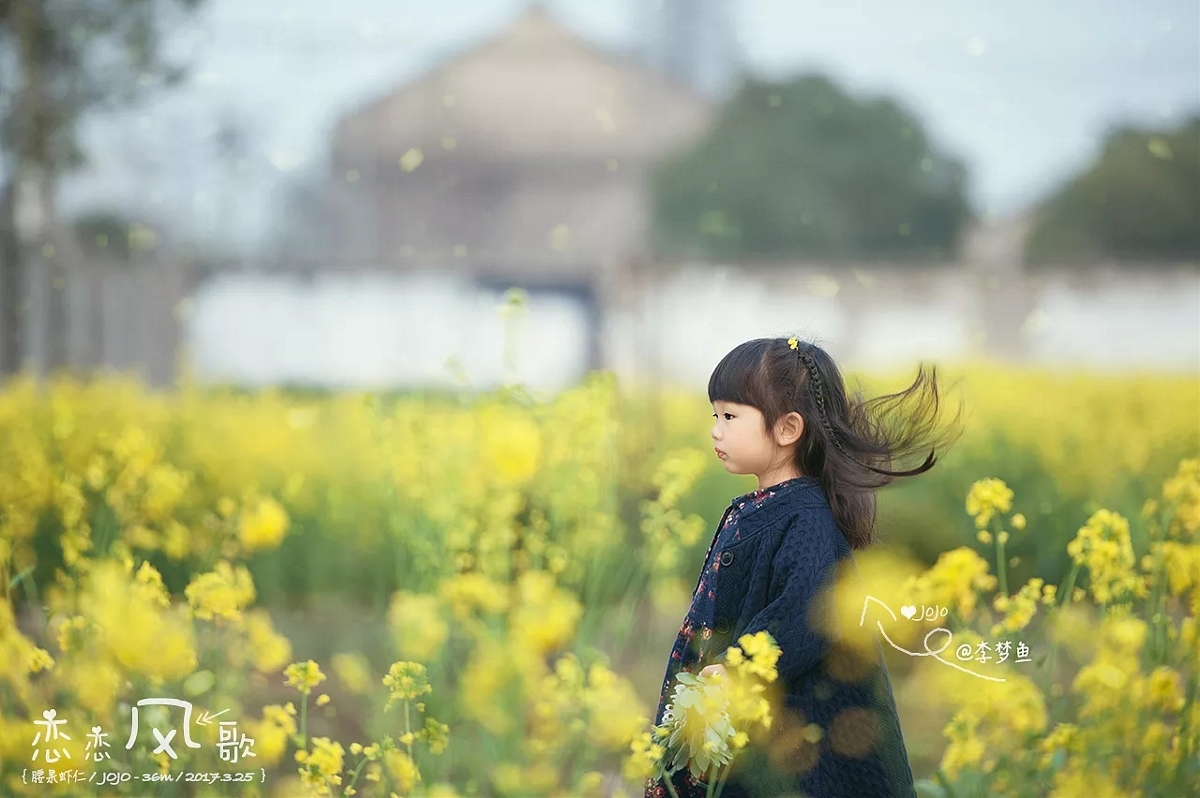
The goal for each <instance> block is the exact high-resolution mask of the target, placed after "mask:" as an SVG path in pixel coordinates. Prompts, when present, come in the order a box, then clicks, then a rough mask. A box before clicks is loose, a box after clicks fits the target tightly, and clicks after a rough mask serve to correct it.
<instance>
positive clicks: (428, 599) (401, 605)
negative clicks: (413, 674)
mask: <svg viewBox="0 0 1200 798" xmlns="http://www.w3.org/2000/svg"><path fill="white" fill-rule="evenodd" d="M388 624H389V626H390V627H391V629H392V632H393V634H394V635H395V637H396V644H397V647H398V648H399V650H400V652H402V653H403V654H405V655H407V656H410V657H414V658H416V659H421V660H432V659H434V658H436V657H437V655H438V653H439V652H440V651H441V650H442V645H443V644H444V643H445V642H446V639H447V638H448V637H449V636H450V627H449V625H448V624H447V623H446V622H445V621H444V620H442V608H441V602H439V601H438V599H437V597H436V596H431V595H425V594H414V593H409V592H408V591H405V590H401V591H399V592H397V593H396V594H395V595H394V596H393V597H392V604H391V607H390V608H389V610H388Z"/></svg>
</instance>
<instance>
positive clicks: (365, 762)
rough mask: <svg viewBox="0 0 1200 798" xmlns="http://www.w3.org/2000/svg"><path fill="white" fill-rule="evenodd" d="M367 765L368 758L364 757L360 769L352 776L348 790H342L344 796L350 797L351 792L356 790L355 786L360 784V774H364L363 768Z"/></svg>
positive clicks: (355, 770) (347, 786) (359, 762)
mask: <svg viewBox="0 0 1200 798" xmlns="http://www.w3.org/2000/svg"><path fill="white" fill-rule="evenodd" d="M366 764H367V758H366V757H365V756H364V757H363V758H362V759H360V760H359V761H358V767H356V768H355V769H354V772H353V773H351V774H350V783H349V784H347V785H346V789H344V790H342V795H349V794H350V790H353V789H354V785H355V784H357V783H358V774H359V773H362V769H363V766H364V765H366Z"/></svg>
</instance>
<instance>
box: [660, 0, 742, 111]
mask: <svg viewBox="0 0 1200 798" xmlns="http://www.w3.org/2000/svg"><path fill="white" fill-rule="evenodd" d="M638 12H639V13H640V15H641V16H640V22H641V23H642V24H641V25H640V27H641V34H642V50H643V53H644V57H645V59H646V60H647V61H648V62H649V63H650V64H652V65H654V67H655V68H657V69H658V70H659V71H661V72H662V73H663V74H666V75H670V76H671V77H673V78H675V79H676V80H678V81H680V82H681V83H684V84H686V85H688V86H691V87H692V88H693V89H694V90H695V91H697V92H699V93H700V94H702V95H704V96H705V97H708V98H709V99H711V100H714V101H715V102H723V101H725V100H727V99H729V98H730V97H731V96H732V95H733V93H734V92H735V91H736V90H737V88H738V85H739V84H740V82H741V72H742V54H741V46H740V44H739V41H738V28H737V20H736V17H735V14H734V0H655V2H649V3H647V2H641V3H639V4H638Z"/></svg>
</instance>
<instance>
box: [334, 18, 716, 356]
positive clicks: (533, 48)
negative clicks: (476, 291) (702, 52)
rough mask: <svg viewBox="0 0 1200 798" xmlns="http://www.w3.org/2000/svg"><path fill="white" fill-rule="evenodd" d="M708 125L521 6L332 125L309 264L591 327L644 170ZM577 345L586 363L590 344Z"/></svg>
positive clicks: (691, 97)
mask: <svg viewBox="0 0 1200 798" xmlns="http://www.w3.org/2000/svg"><path fill="white" fill-rule="evenodd" d="M713 117H714V106H713V104H712V103H711V102H709V101H708V100H707V99H706V98H704V97H702V96H701V95H699V94H698V93H697V92H695V91H693V90H692V89H691V88H690V87H688V86H687V85H686V84H684V83H683V82H681V81H677V80H675V79H673V78H671V77H670V76H668V75H665V74H663V73H660V72H657V71H655V70H653V69H652V68H650V67H649V66H647V65H645V64H643V63H641V62H640V61H638V60H636V59H631V58H628V57H626V56H623V55H621V54H616V53H609V52H605V51H604V50H602V49H600V48H598V47H597V46H595V45H593V44H591V43H589V42H587V41H585V40H583V39H582V38H580V37H579V36H577V35H575V34H574V33H572V32H571V31H569V30H568V29H566V28H564V27H563V26H561V25H560V24H559V23H557V22H556V21H555V20H554V19H553V18H552V17H551V16H550V14H549V13H548V12H547V11H545V10H544V9H543V8H542V7H541V6H540V5H536V4H535V5H533V6H531V7H530V8H529V9H528V10H526V12H525V13H524V14H522V15H521V16H520V17H519V18H518V19H516V20H515V21H514V22H513V23H512V24H511V25H510V26H508V27H507V28H506V29H504V30H502V31H501V32H500V33H499V34H498V35H496V36H495V37H493V38H491V39H489V40H487V41H485V42H483V43H482V44H479V45H476V46H473V47H471V48H470V49H468V50H466V51H465V52H462V53H460V54H459V55H457V56H455V57H452V58H450V59H449V60H447V61H446V62H445V63H442V64H441V65H439V66H438V67H436V68H435V69H434V70H433V71H431V72H430V73H429V74H427V75H426V76H424V77H422V78H420V79H419V80H417V81H415V82H413V83H410V84H408V85H404V86H400V87H398V88H397V89H396V90H394V91H392V92H389V93H388V94H387V95H385V96H383V97H380V98H379V99H378V100H376V101H374V102H372V103H370V104H369V105H367V106H366V107H363V108H361V109H358V110H357V111H355V112H353V113H350V114H349V115H347V116H346V117H344V118H343V119H341V120H340V121H339V122H338V124H337V125H336V129H335V132H334V135H333V139H332V142H331V158H330V160H331V165H330V175H329V184H328V187H327V194H326V199H327V206H326V207H327V220H328V224H329V228H328V231H327V246H326V248H325V249H324V251H323V252H321V253H320V255H319V261H320V262H319V263H315V262H314V263H312V264H311V265H312V267H313V268H319V269H321V270H345V269H361V268H363V267H364V266H366V267H367V268H369V269H372V270H380V271H384V272H389V273H412V272H434V273H439V274H453V275H458V276H463V277H470V278H471V279H473V280H475V281H477V282H478V283H480V284H483V285H488V286H494V287H496V288H503V287H505V286H507V285H510V284H519V285H520V286H522V287H523V288H525V289H526V290H529V291H533V292H552V293H557V294H564V295H568V296H570V297H573V298H574V299H575V300H577V301H579V302H580V303H582V304H583V305H584V306H585V307H586V308H587V309H588V312H589V313H591V314H594V315H596V317H597V318H598V316H599V314H600V312H601V306H602V305H604V304H607V302H608V301H609V299H610V297H611V295H612V293H613V291H615V290H616V287H617V284H618V283H619V282H620V281H621V279H622V277H623V275H624V270H626V269H628V268H629V264H630V263H631V262H632V261H634V260H636V259H640V258H644V257H645V253H646V249H647V240H646V236H647V234H648V226H649V219H650V211H649V203H650V191H649V187H648V185H647V180H648V176H649V173H650V170H651V169H652V168H653V167H654V165H655V164H656V163H657V162H658V161H659V160H660V159H662V158H663V157H665V156H666V155H668V154H670V153H672V152H675V151H677V150H678V149H679V148H681V147H684V146H686V145H687V144H688V143H689V142H690V141H691V140H693V139H694V138H696V137H698V136H699V135H701V134H703V133H704V132H705V130H706V129H707V127H708V125H709V124H710V122H711V121H712V119H713ZM597 327H598V325H597ZM591 350H592V352H591V355H590V357H589V361H590V363H591V364H592V365H599V364H600V358H601V355H600V351H599V341H598V339H597V340H594V341H593V342H592V344H591Z"/></svg>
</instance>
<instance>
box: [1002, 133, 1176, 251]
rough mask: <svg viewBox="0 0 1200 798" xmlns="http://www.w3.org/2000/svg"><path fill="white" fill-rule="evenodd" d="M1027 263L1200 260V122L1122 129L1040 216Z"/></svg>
mask: <svg viewBox="0 0 1200 798" xmlns="http://www.w3.org/2000/svg"><path fill="white" fill-rule="evenodd" d="M1025 258H1026V262H1027V263H1029V264H1030V265H1031V266H1039V265H1045V264H1047V263H1053V262H1058V263H1084V262H1091V263H1095V262H1097V261H1100V260H1103V259H1106V258H1124V259H1138V260H1166V259H1185V260H1189V261H1198V260H1200V115H1198V116H1196V117H1194V118H1192V119H1191V120H1189V121H1187V122H1185V123H1184V124H1182V125H1180V126H1179V127H1178V128H1176V129H1174V130H1168V131H1152V130H1138V129H1134V128H1118V129H1116V130H1113V131H1112V132H1110V133H1109V135H1108V137H1107V138H1106V140H1105V143H1104V147H1103V149H1102V151H1101V153H1100V155H1099V157H1098V158H1097V159H1096V161H1095V162H1094V163H1093V164H1092V165H1091V166H1090V167H1088V168H1087V169H1086V170H1085V171H1083V172H1082V173H1081V174H1079V175H1078V176H1076V177H1075V178H1074V179H1073V180H1071V181H1070V182H1068V183H1067V184H1066V185H1065V186H1063V187H1062V188H1061V189H1059V190H1058V191H1057V192H1055V193H1054V194H1053V195H1052V196H1050V197H1049V198H1048V199H1047V200H1046V201H1045V202H1043V203H1042V204H1041V206H1040V207H1039V209H1038V215H1037V220H1036V222H1035V224H1034V227H1033V230H1032V232H1031V233H1030V236H1029V239H1028V241H1027V242H1026V251H1025Z"/></svg>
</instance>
